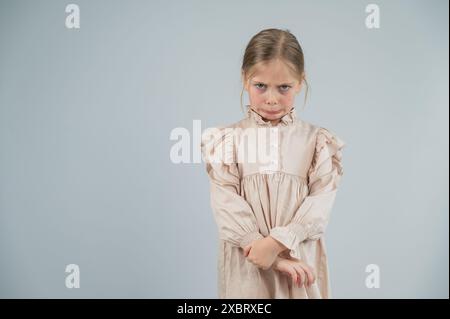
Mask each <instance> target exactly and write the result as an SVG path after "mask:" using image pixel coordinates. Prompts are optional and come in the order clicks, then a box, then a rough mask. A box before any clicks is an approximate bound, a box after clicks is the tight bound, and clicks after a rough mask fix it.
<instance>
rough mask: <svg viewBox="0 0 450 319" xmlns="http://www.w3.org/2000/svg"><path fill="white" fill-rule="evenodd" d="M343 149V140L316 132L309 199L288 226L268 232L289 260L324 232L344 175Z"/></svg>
mask: <svg viewBox="0 0 450 319" xmlns="http://www.w3.org/2000/svg"><path fill="white" fill-rule="evenodd" d="M344 145H345V143H344V141H343V140H341V139H340V138H339V137H337V136H336V135H334V134H333V133H331V132H330V131H328V130H327V129H325V128H322V127H320V128H319V129H318V132H317V135H316V144H315V151H314V155H313V159H312V162H311V166H310V169H309V171H308V196H307V197H305V199H304V200H303V201H302V203H301V205H300V207H299V208H298V210H297V211H296V213H295V215H294V217H293V218H292V220H291V222H290V223H289V224H287V225H286V226H279V227H274V228H272V229H271V230H270V236H272V237H273V238H275V239H276V240H278V241H279V242H281V243H282V244H284V245H285V246H286V247H287V248H288V249H289V254H290V255H291V256H292V257H295V258H300V256H299V252H298V249H297V248H298V246H299V244H300V243H301V242H303V241H305V240H315V239H318V238H320V237H321V236H322V234H323V233H324V232H325V229H326V226H327V225H328V221H329V215H330V212H331V209H332V206H333V204H334V201H335V197H336V192H337V188H338V185H339V183H340V180H341V177H342V175H343V167H342V163H341V160H342V148H343V147H344Z"/></svg>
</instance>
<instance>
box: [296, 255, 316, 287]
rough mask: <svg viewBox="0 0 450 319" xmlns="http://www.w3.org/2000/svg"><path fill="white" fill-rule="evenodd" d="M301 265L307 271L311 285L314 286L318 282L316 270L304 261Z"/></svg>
mask: <svg viewBox="0 0 450 319" xmlns="http://www.w3.org/2000/svg"><path fill="white" fill-rule="evenodd" d="M300 265H301V267H302V268H303V269H304V270H305V272H306V274H307V276H308V281H309V285H312V284H313V283H314V282H315V281H316V275H315V272H314V269H313V268H312V267H311V266H309V265H308V264H306V263H305V262H303V261H302V262H300Z"/></svg>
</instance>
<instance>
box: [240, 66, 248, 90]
mask: <svg viewBox="0 0 450 319" xmlns="http://www.w3.org/2000/svg"><path fill="white" fill-rule="evenodd" d="M241 81H242V85H243V86H244V90H246V91H247V92H248V80H247V79H246V78H245V75H244V72H242V71H241Z"/></svg>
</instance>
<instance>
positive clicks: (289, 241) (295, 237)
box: [269, 226, 307, 259]
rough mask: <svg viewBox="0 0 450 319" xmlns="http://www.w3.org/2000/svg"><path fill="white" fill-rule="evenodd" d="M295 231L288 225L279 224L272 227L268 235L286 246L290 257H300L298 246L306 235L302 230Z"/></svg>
mask: <svg viewBox="0 0 450 319" xmlns="http://www.w3.org/2000/svg"><path fill="white" fill-rule="evenodd" d="M297 232H298V234H296V232H294V231H293V230H291V229H290V228H289V227H286V226H280V227H274V228H272V229H271V230H270V234H269V235H270V236H271V237H273V238H274V239H276V240H278V241H279V242H280V243H282V244H283V245H284V246H286V247H287V248H288V249H289V255H290V256H291V257H294V258H297V259H301V257H300V254H299V252H298V247H299V245H300V243H301V242H302V241H304V240H305V239H306V238H307V235H306V233H305V232H303V231H299V230H297Z"/></svg>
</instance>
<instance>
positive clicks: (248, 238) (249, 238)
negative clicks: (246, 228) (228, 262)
mask: <svg viewBox="0 0 450 319" xmlns="http://www.w3.org/2000/svg"><path fill="white" fill-rule="evenodd" d="M262 238H264V236H263V235H261V233H260V232H257V231H255V232H251V233H248V234H246V235H244V236H243V237H242V239H241V242H240V246H241V248H244V247H246V246H247V245H249V244H250V243H252V242H253V241H255V240H257V239H262Z"/></svg>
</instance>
